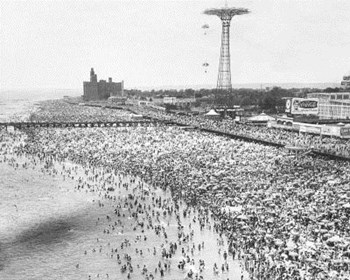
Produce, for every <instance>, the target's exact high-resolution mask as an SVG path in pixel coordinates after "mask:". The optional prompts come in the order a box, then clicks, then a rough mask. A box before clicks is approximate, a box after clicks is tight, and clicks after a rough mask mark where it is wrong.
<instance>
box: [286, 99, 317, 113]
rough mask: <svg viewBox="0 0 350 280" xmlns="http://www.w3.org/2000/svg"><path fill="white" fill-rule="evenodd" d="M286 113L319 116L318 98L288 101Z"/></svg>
mask: <svg viewBox="0 0 350 280" xmlns="http://www.w3.org/2000/svg"><path fill="white" fill-rule="evenodd" d="M286 112H287V113H290V114H292V115H318V99H317V98H291V99H287V101H286Z"/></svg>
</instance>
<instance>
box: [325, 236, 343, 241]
mask: <svg viewBox="0 0 350 280" xmlns="http://www.w3.org/2000/svg"><path fill="white" fill-rule="evenodd" d="M342 241H343V240H342V239H341V238H340V237H339V236H338V235H335V236H333V237H331V238H329V239H328V240H327V242H332V243H338V242H342Z"/></svg>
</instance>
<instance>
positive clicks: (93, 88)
mask: <svg viewBox="0 0 350 280" xmlns="http://www.w3.org/2000/svg"><path fill="white" fill-rule="evenodd" d="M83 86H84V95H83V99H84V100H86V101H89V100H104V99H107V98H109V97H113V96H114V97H122V96H123V95H124V81H121V82H120V83H114V82H112V78H108V82H107V81H106V80H100V81H97V75H96V74H95V71H94V68H91V71H90V81H89V82H84V83H83Z"/></svg>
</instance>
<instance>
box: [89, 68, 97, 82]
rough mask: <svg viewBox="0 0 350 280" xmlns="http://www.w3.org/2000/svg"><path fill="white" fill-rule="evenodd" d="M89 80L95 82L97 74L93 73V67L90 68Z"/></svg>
mask: <svg viewBox="0 0 350 280" xmlns="http://www.w3.org/2000/svg"><path fill="white" fill-rule="evenodd" d="M90 82H95V83H97V75H96V74H95V71H94V68H91V70H90Z"/></svg>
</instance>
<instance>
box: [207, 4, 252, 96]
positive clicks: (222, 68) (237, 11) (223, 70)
mask: <svg viewBox="0 0 350 280" xmlns="http://www.w3.org/2000/svg"><path fill="white" fill-rule="evenodd" d="M248 13H249V10H248V9H244V8H229V7H227V3H226V5H225V7H224V8H218V9H216V8H214V9H208V10H205V11H204V14H206V15H215V16H218V17H219V18H220V19H221V21H222V33H221V50H220V60H219V73H218V81H217V89H219V90H227V91H230V90H231V89H232V84H231V66H230V23H231V19H232V17H234V16H237V15H243V14H248Z"/></svg>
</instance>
